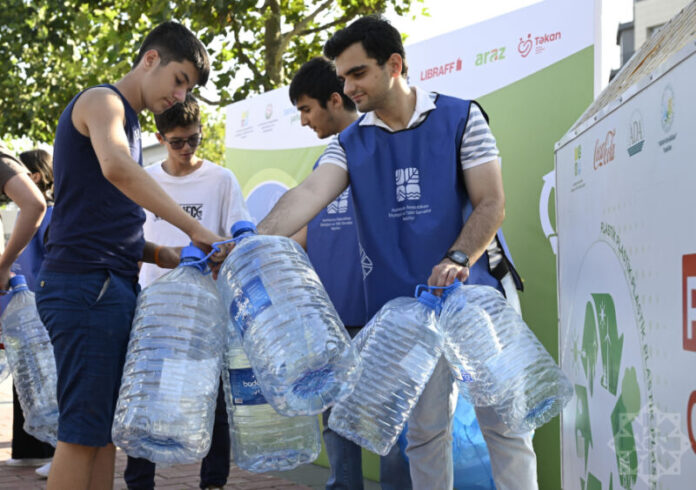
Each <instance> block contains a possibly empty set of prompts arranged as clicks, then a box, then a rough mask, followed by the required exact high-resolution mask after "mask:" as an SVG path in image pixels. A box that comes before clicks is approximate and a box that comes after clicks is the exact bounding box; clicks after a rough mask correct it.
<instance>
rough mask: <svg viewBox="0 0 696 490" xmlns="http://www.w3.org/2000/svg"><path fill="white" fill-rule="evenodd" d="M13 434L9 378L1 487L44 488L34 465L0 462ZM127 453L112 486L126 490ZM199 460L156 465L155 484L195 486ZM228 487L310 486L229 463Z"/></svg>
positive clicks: (3, 401)
mask: <svg viewBox="0 0 696 490" xmlns="http://www.w3.org/2000/svg"><path fill="white" fill-rule="evenodd" d="M11 437H12V388H11V384H10V380H9V379H7V380H5V381H4V382H2V383H0V490H4V489H12V490H15V489H16V490H29V489H43V488H46V480H42V479H41V478H40V477H38V476H37V475H36V473H34V470H35V468H13V467H9V466H5V465H4V464H2V462H3V461H5V460H6V459H9V458H10V441H11ZM125 465H126V455H125V453H123V452H122V451H118V453H117V456H116V478H115V479H114V488H115V489H118V490H125V488H126V486H125V484H124V483H123V477H122V475H123V469H124V467H125ZM199 468H200V466H199V464H188V465H175V466H170V467H168V468H158V469H157V473H156V476H155V484H156V486H157V488H162V489H187V488H198V472H199ZM225 488H227V489H240V490H252V489H253V490H270V489H282V490H299V489H303V490H310V489H311V488H312V487H309V486H306V485H301V484H298V483H294V482H291V481H288V480H284V479H281V478H278V477H275V476H272V475H266V474H255V473H249V472H247V471H243V470H240V469H239V468H237V467H236V466H234V465H232V469H231V470H230V476H229V478H228V480H227V486H226V487H225Z"/></svg>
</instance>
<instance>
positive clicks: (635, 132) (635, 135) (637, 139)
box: [627, 110, 645, 157]
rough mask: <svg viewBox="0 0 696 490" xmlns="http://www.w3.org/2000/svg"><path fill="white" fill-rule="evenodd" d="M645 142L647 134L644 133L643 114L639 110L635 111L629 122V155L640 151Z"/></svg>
mask: <svg viewBox="0 0 696 490" xmlns="http://www.w3.org/2000/svg"><path fill="white" fill-rule="evenodd" d="M644 144H645V135H644V134H643V115H642V114H641V113H640V111H639V110H635V111H633V114H631V120H630V122H629V123H628V150H627V151H628V156H629V157H632V156H633V155H635V154H637V153H640V152H641V151H642V150H643V145H644Z"/></svg>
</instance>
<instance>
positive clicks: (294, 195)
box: [257, 187, 319, 237]
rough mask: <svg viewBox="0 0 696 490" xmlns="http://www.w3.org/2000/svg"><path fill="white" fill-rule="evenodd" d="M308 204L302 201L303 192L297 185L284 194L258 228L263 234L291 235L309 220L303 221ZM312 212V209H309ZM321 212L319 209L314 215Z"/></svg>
mask: <svg viewBox="0 0 696 490" xmlns="http://www.w3.org/2000/svg"><path fill="white" fill-rule="evenodd" d="M305 209H307V206H305V205H303V203H302V193H301V191H300V190H299V189H298V188H297V187H295V188H293V189H290V190H289V191H288V192H286V193H285V194H283V195H282V196H281V198H280V199H279V200H278V202H277V203H276V205H275V206H273V209H272V210H271V212H270V213H268V215H266V217H265V218H264V219H263V220H262V221H261V222H260V223H259V225H258V226H257V229H258V231H259V233H260V234H262V235H281V236H286V237H290V236H292V235H294V234H295V233H297V232H298V231H300V230H301V229H302V227H304V226H305V225H306V224H307V222H309V220H307V221H306V222H303V221H304V219H303V215H304V214H305V213H304V210H305ZM309 212H310V213H311V210H310V211H309ZM318 213H319V211H317V212H316V213H314V215H313V216H312V217H310V218H309V219H310V220H311V219H312V218H313V217H314V216H316V215H317V214H318Z"/></svg>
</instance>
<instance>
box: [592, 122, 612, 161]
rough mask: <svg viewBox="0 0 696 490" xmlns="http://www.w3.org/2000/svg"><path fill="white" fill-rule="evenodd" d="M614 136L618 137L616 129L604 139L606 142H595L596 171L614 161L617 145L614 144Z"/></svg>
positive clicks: (609, 132)
mask: <svg viewBox="0 0 696 490" xmlns="http://www.w3.org/2000/svg"><path fill="white" fill-rule="evenodd" d="M614 136H616V129H612V130H610V131H608V132H607V135H606V137H605V138H604V141H601V140H597V141H596V142H595V150H594V169H595V170H597V169H599V167H604V166H605V165H608V164H609V162H611V161H613V160H614V151H615V150H616V145H615V144H614Z"/></svg>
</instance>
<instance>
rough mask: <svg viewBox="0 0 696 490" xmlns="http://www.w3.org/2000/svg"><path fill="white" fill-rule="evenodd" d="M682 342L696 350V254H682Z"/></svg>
mask: <svg viewBox="0 0 696 490" xmlns="http://www.w3.org/2000/svg"><path fill="white" fill-rule="evenodd" d="M682 314H683V317H684V326H683V336H682V344H683V347H684V350H688V351H693V352H696V254H691V255H684V256H682Z"/></svg>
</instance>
